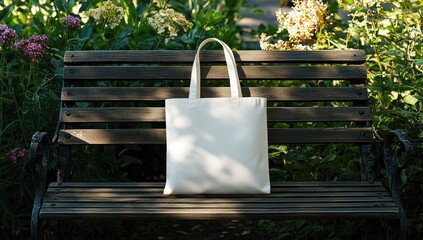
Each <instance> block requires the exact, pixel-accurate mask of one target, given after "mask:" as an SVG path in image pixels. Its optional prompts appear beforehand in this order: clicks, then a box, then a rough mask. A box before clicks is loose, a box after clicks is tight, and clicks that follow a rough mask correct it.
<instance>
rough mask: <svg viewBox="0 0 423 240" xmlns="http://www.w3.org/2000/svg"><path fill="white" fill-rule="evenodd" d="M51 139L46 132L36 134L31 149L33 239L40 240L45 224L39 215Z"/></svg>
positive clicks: (45, 182)
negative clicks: (33, 191)
mask: <svg viewBox="0 0 423 240" xmlns="http://www.w3.org/2000/svg"><path fill="white" fill-rule="evenodd" d="M49 144H50V138H49V136H48V134H47V133H45V132H36V133H35V134H34V135H33V137H32V139H31V145H30V148H29V167H30V169H31V171H32V172H33V173H34V189H35V194H34V205H33V207H32V213H31V239H34V240H35V239H40V238H41V235H42V231H41V229H42V228H43V225H44V223H43V222H42V221H41V220H40V218H39V213H40V209H41V205H42V201H43V198H44V193H45V191H46V188H47V171H48V165H49V156H50V155H49Z"/></svg>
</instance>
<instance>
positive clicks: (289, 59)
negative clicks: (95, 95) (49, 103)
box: [64, 50, 365, 65]
mask: <svg viewBox="0 0 423 240" xmlns="http://www.w3.org/2000/svg"><path fill="white" fill-rule="evenodd" d="M195 52H196V51H188V50H172V51H148V50H147V51H145V50H137V51H134V50H132V51H131V50H127V51H125V50H124V51H122V50H120V51H113V50H112V51H107V50H103V51H98V50H96V51H68V52H66V53H65V56H64V62H65V64H68V65H72V64H87V63H88V64H93V63H174V62H179V63H192V62H193V61H194V55H195ZM234 55H235V60H236V61H237V62H253V63H266V62H278V63H280V62H282V63H302V62H306V63H310V62H318V63H322V62H326V63H364V61H365V54H364V51H362V50H345V51H337V50H321V51H274V52H266V51H261V50H257V51H254V50H246V51H245V50H244V51H236V52H234ZM200 61H201V62H224V61H225V59H224V55H223V51H221V50H206V51H202V52H201V54H200Z"/></svg>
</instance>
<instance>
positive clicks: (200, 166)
mask: <svg viewBox="0 0 423 240" xmlns="http://www.w3.org/2000/svg"><path fill="white" fill-rule="evenodd" d="M211 41H216V42H218V43H220V44H221V45H222V46H223V50H224V54H225V58H226V63H227V68H228V73H229V80H230V89H231V96H230V97H224V98H200V80H201V79H200V58H199V54H200V50H201V48H202V47H203V46H204V45H205V44H206V43H208V42H211ZM266 102H267V101H266V99H265V98H259V97H246V98H243V97H242V93H241V87H240V83H239V78H238V72H237V69H236V63H235V58H234V56H233V53H232V50H231V49H230V48H229V47H228V46H227V45H226V44H225V43H224V42H222V41H220V40H219V39H216V38H209V39H206V40H204V41H203V42H202V43H201V44H200V46H199V48H198V51H197V54H196V55H195V59H194V64H193V67H192V73H191V83H190V89H189V97H188V98H179V99H166V101H165V111H166V142H167V159H166V161H167V166H166V184H165V188H164V194H166V195H169V194H268V193H270V183H269V162H268V149H267V146H268V143H267V114H266Z"/></svg>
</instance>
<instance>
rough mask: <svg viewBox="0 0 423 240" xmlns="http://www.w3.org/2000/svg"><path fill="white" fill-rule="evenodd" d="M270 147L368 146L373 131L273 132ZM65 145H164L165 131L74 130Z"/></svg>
mask: <svg viewBox="0 0 423 240" xmlns="http://www.w3.org/2000/svg"><path fill="white" fill-rule="evenodd" d="M268 138H269V144H286V143H369V142H372V141H373V137H372V130H371V128H297V129H291V128H270V129H269V132H268ZM59 142H60V143H62V144H165V143H166V130H165V129H71V130H61V131H60V133H59Z"/></svg>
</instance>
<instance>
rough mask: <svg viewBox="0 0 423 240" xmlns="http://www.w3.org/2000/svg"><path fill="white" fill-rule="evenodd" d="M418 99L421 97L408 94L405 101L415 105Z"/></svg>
mask: <svg viewBox="0 0 423 240" xmlns="http://www.w3.org/2000/svg"><path fill="white" fill-rule="evenodd" d="M418 101H419V99H417V98H416V97H414V96H412V95H407V96H405V97H404V102H405V103H407V104H410V105H415V104H416V103H417V102H418Z"/></svg>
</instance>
